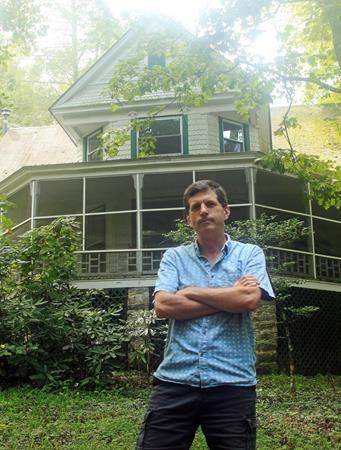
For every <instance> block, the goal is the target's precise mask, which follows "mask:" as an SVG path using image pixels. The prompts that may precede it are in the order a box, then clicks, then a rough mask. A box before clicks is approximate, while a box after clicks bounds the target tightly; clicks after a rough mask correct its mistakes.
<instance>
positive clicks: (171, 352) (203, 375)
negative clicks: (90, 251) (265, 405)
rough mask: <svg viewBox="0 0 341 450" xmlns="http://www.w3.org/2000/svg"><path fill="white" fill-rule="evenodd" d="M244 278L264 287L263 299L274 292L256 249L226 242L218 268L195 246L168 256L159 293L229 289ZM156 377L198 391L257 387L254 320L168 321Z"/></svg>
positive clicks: (240, 316)
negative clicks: (206, 388) (198, 388)
mask: <svg viewBox="0 0 341 450" xmlns="http://www.w3.org/2000/svg"><path fill="white" fill-rule="evenodd" d="M243 275H253V276H255V277H256V278H257V279H258V281H259V282H260V288H261V290H262V298H263V299H264V300H269V299H271V298H273V297H274V292H273V290H272V286H271V283H270V280H269V277H268V275H267V272H266V266H265V258H264V253H263V251H262V250H261V249H260V248H259V247H257V246H256V245H252V244H243V243H241V242H237V241H233V240H231V239H230V238H228V239H227V241H226V243H225V245H224V246H223V248H222V251H221V257H220V258H219V259H218V260H217V262H216V263H215V264H214V265H211V264H210V263H209V261H208V260H207V259H206V258H205V257H204V256H202V255H201V253H200V248H199V246H198V244H197V243H192V244H189V245H182V246H179V247H176V248H171V249H169V250H167V251H166V252H165V254H164V256H163V259H162V261H161V264H160V269H159V272H158V278H157V281H156V285H155V291H154V292H158V291H166V292H169V293H172V294H175V293H176V292H177V291H178V290H180V289H184V288H186V287H189V286H197V287H212V288H216V287H230V286H232V285H233V284H234V283H235V282H236V281H237V280H238V279H239V278H240V277H242V276H243ZM154 375H155V377H156V378H158V379H160V380H164V381H170V382H173V383H181V384H188V385H192V386H199V387H213V386H219V385H222V384H234V385H237V386H253V385H255V384H256V373H255V352H254V338H253V329H252V320H251V314H250V313H249V312H243V313H230V312H225V311H221V312H217V313H216V314H212V315H209V316H204V317H200V318H196V319H189V320H170V321H169V328H168V335H167V340H166V345H165V352H164V359H163V361H162V362H161V364H160V366H159V367H158V369H157V371H156V372H155V374H154Z"/></svg>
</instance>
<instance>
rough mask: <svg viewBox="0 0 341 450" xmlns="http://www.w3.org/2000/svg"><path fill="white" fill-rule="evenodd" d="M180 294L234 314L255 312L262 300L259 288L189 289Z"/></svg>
mask: <svg viewBox="0 0 341 450" xmlns="http://www.w3.org/2000/svg"><path fill="white" fill-rule="evenodd" d="M179 294H180V295H183V296H185V297H187V298H188V299H190V300H195V301H197V302H200V303H202V304H205V305H208V306H211V307H213V308H216V309H218V310H219V311H228V312H234V313H240V312H248V311H254V310H255V309H256V308H257V306H258V305H259V302H260V299H261V290H260V289H259V287H245V286H232V287H229V288H200V287H188V288H185V289H183V290H181V291H179Z"/></svg>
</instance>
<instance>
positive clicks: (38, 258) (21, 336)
mask: <svg viewBox="0 0 341 450" xmlns="http://www.w3.org/2000/svg"><path fill="white" fill-rule="evenodd" d="M78 239H79V232H78V225H77V223H76V222H75V221H74V220H73V219H67V218H60V219H57V220H55V221H54V222H52V223H51V224H50V225H47V226H44V227H41V228H38V229H35V230H32V231H30V232H28V233H26V234H24V235H23V236H22V237H21V238H20V239H19V240H17V241H15V242H13V241H11V240H10V239H8V237H6V236H2V237H1V238H0V377H1V380H2V382H3V383H4V382H5V383H13V382H26V381H30V382H32V383H34V384H36V385H39V386H42V385H49V386H55V387H57V386H60V385H61V384H69V385H81V386H85V385H86V386H88V387H94V386H99V385H102V386H103V385H105V384H107V383H109V382H110V379H111V374H112V372H113V371H114V370H115V369H117V365H118V357H119V356H120V352H121V347H122V343H123V332H122V326H121V325H120V324H119V322H118V320H117V316H118V315H119V310H118V309H117V308H116V309H110V308H109V309H107V310H103V309H99V308H94V307H93V305H92V299H93V297H94V295H95V294H96V292H94V291H82V290H80V289H78V288H76V287H74V286H73V285H72V284H71V283H72V280H73V279H74V278H75V271H76V256H75V253H74V252H75V250H76V249H77V248H78Z"/></svg>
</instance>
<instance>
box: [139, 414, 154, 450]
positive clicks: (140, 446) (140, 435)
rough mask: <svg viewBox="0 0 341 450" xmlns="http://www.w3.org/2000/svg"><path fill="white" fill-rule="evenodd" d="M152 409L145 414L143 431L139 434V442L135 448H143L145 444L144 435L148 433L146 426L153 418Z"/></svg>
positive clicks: (140, 449)
mask: <svg viewBox="0 0 341 450" xmlns="http://www.w3.org/2000/svg"><path fill="white" fill-rule="evenodd" d="M151 415H152V411H150V410H148V411H147V412H146V414H145V416H144V419H143V422H142V425H141V431H140V434H139V437H138V439H137V444H136V448H135V450H143V444H144V437H145V433H146V428H147V426H148V422H149V421H150V419H151Z"/></svg>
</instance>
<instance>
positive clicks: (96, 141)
mask: <svg viewBox="0 0 341 450" xmlns="http://www.w3.org/2000/svg"><path fill="white" fill-rule="evenodd" d="M101 135H102V130H97V131H95V132H94V133H92V134H89V136H87V137H86V138H85V139H86V142H85V147H86V161H102V160H103V148H102V142H101Z"/></svg>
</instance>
